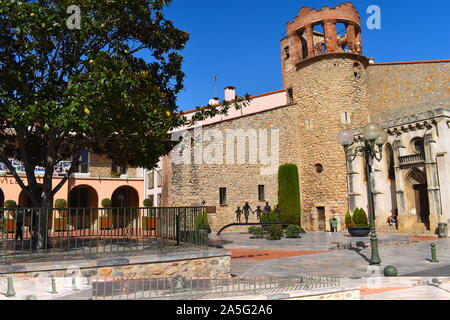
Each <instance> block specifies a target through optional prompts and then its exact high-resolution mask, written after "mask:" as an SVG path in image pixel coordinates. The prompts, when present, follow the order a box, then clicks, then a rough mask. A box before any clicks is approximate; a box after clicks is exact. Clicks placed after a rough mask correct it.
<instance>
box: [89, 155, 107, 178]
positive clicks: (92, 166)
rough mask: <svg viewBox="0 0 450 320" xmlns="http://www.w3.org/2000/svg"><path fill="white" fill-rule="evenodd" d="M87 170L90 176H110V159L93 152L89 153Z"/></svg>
mask: <svg viewBox="0 0 450 320" xmlns="http://www.w3.org/2000/svg"><path fill="white" fill-rule="evenodd" d="M89 172H90V173H91V177H110V176H111V160H110V159H107V158H106V157H104V156H100V155H97V154H94V153H90V154H89Z"/></svg>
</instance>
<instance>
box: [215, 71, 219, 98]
mask: <svg viewBox="0 0 450 320" xmlns="http://www.w3.org/2000/svg"><path fill="white" fill-rule="evenodd" d="M217 79H219V75H218V74H217V73H216V74H214V97H217Z"/></svg>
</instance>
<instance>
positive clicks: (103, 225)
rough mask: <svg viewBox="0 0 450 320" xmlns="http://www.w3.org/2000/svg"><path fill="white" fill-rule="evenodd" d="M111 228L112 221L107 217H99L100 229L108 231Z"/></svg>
mask: <svg viewBox="0 0 450 320" xmlns="http://www.w3.org/2000/svg"><path fill="white" fill-rule="evenodd" d="M111 228H112V219H111V218H109V217H100V229H101V230H109V229H111Z"/></svg>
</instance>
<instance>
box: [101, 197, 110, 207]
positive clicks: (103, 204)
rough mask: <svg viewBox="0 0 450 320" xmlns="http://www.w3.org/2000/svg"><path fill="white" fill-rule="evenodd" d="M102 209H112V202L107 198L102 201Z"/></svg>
mask: <svg viewBox="0 0 450 320" xmlns="http://www.w3.org/2000/svg"><path fill="white" fill-rule="evenodd" d="M102 207H103V208H111V207H112V200H111V199H108V198H105V199H103V200H102Z"/></svg>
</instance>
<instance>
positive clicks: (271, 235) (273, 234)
mask: <svg viewBox="0 0 450 320" xmlns="http://www.w3.org/2000/svg"><path fill="white" fill-rule="evenodd" d="M267 231H268V233H267V239H268V240H281V237H282V236H283V228H282V227H281V226H279V225H273V226H270V227H269V229H268V230H267Z"/></svg>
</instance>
